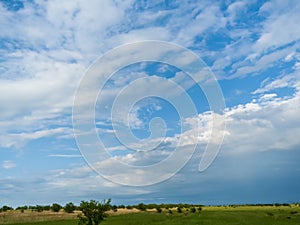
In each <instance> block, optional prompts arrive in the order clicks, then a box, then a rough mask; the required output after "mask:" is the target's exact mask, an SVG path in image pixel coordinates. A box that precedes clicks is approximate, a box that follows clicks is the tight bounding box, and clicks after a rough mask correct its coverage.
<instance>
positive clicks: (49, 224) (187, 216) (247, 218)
mask: <svg viewBox="0 0 300 225" xmlns="http://www.w3.org/2000/svg"><path fill="white" fill-rule="evenodd" d="M171 211H172V213H170V211H169V210H167V209H163V210H162V212H161V213H158V212H156V211H155V210H151V211H150V210H149V211H147V212H141V211H137V210H125V211H122V210H120V211H118V212H110V213H109V214H110V215H109V217H107V218H106V220H105V221H103V222H102V223H101V224H103V225H121V224H122V225H143V224H145V225H152V224H153V225H154V224H160V225H185V224H189V225H229V224H230V225H253V224H259V225H299V224H300V207H299V206H298V207H297V206H293V207H291V206H280V207H275V206H233V207H226V206H222V207H216V206H211V207H203V208H202V211H201V212H200V213H199V212H195V213H192V212H190V210H189V209H182V213H178V212H177V210H176V209H172V210H171ZM76 215H77V213H72V214H67V213H56V214H55V213H53V212H42V213H37V212H23V213H21V212H18V211H11V212H7V213H5V214H4V213H0V224H1V225H2V224H11V225H12V224H13V225H25V224H26V225H77V223H78V221H77V219H76Z"/></svg>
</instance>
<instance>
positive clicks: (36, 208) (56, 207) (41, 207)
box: [0, 200, 300, 213]
mask: <svg viewBox="0 0 300 225" xmlns="http://www.w3.org/2000/svg"><path fill="white" fill-rule="evenodd" d="M92 201H93V200H92ZM292 205H297V206H300V203H292V204H288V203H272V204H234V205H217V206H216V205H214V206H216V207H240V206H273V207H279V206H292ZM202 207H204V205H199V204H182V203H180V204H165V203H162V204H154V203H151V204H145V203H139V204H137V205H127V206H125V205H110V204H109V207H108V210H113V211H115V212H116V211H118V209H129V210H130V209H138V210H141V211H147V210H153V209H156V210H157V212H161V209H167V210H169V209H176V210H177V211H182V210H183V209H188V210H189V211H191V212H194V211H197V210H198V209H199V208H202ZM10 210H19V211H21V212H24V211H25V210H31V211H36V212H42V211H50V210H51V211H53V212H60V211H64V212H67V213H73V212H74V211H82V203H81V204H80V205H78V206H77V205H75V204H74V203H72V202H69V203H67V204H65V205H64V206H62V205H60V204H58V203H53V204H52V205H35V206H18V207H16V208H13V207H10V206H7V205H4V206H2V207H0V213H1V212H6V211H10Z"/></svg>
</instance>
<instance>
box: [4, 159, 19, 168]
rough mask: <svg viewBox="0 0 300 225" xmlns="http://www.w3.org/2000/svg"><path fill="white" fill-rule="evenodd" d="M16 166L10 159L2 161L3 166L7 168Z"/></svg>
mask: <svg viewBox="0 0 300 225" xmlns="http://www.w3.org/2000/svg"><path fill="white" fill-rule="evenodd" d="M16 166H17V165H16V164H15V163H14V162H13V161H10V160H5V161H3V162H2V167H3V168H4V169H6V170H9V169H12V168H15V167H16Z"/></svg>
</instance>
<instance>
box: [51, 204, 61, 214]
mask: <svg viewBox="0 0 300 225" xmlns="http://www.w3.org/2000/svg"><path fill="white" fill-rule="evenodd" d="M51 209H52V210H53V212H59V210H61V209H62V206H61V205H60V204H57V203H53V204H52V206H51Z"/></svg>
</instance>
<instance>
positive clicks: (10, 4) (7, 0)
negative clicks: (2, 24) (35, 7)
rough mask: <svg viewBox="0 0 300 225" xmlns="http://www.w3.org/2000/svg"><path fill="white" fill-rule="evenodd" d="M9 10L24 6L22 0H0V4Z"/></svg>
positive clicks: (16, 9)
mask: <svg viewBox="0 0 300 225" xmlns="http://www.w3.org/2000/svg"><path fill="white" fill-rule="evenodd" d="M1 3H2V5H3V6H4V7H5V8H7V9H8V10H10V11H18V10H20V9H23V8H24V1H20V0H1V2H0V4H1Z"/></svg>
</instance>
